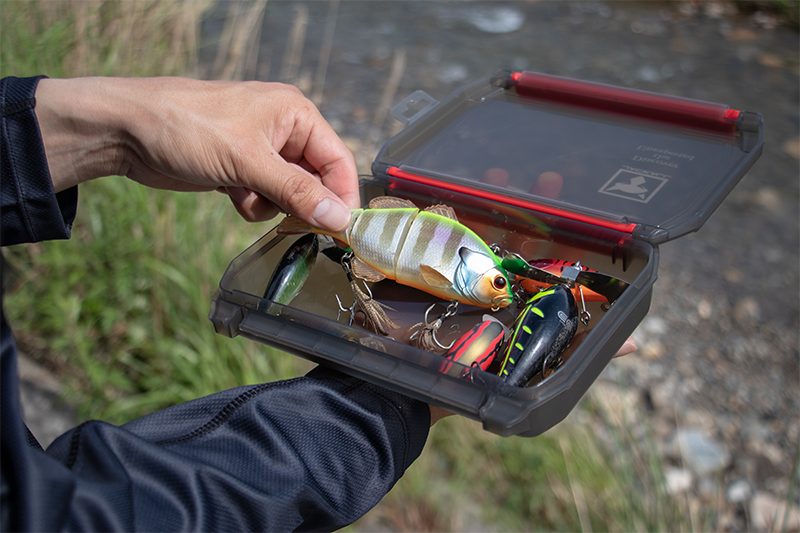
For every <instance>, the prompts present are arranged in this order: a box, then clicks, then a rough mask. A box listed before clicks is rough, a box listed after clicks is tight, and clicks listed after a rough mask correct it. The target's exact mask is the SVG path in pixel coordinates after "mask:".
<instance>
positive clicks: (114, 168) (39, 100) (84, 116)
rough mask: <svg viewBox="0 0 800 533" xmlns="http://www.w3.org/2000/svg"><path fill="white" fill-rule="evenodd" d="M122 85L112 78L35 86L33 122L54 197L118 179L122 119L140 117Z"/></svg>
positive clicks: (123, 145) (124, 134) (126, 139)
mask: <svg viewBox="0 0 800 533" xmlns="http://www.w3.org/2000/svg"><path fill="white" fill-rule="evenodd" d="M125 85H126V81H125V80H118V79H113V78H75V79H63V80H55V79H42V80H41V81H40V82H39V86H38V88H37V90H36V117H37V119H38V121H39V129H40V131H41V134H42V142H43V144H44V147H45V152H46V154H47V163H48V166H49V167H50V176H51V178H52V181H53V189H54V190H55V191H56V192H59V191H62V190H65V189H68V188H69V187H72V186H75V185H78V184H80V183H83V182H86V181H89V180H92V179H95V178H99V177H102V176H109V175H114V174H121V173H122V171H121V169H122V165H123V162H124V161H125V149H126V145H128V144H129V142H130V140H129V139H130V136H129V134H128V133H127V129H126V128H127V124H126V121H127V117H129V116H135V115H137V114H138V115H141V114H142V113H144V109H138V108H139V107H140V106H139V105H138V104H137V103H136V102H135V101H133V100H131V99H130V98H127V97H126V96H125V95H126V94H127V93H128V91H127V90H126V89H125Z"/></svg>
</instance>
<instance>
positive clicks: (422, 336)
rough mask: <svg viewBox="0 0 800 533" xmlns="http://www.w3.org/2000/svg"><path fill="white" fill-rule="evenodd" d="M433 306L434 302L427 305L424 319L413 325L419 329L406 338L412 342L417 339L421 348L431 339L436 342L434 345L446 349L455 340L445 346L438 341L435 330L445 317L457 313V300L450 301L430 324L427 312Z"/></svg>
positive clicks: (439, 326)
mask: <svg viewBox="0 0 800 533" xmlns="http://www.w3.org/2000/svg"><path fill="white" fill-rule="evenodd" d="M435 306H436V304H435V303H433V304H431V305H429V306H428V308H427V309H426V310H425V318H424V321H423V322H420V323H418V324H415V325H414V326H413V327H415V328H419V329H417V330H416V331H415V332H414V333H413V334H411V336H410V337H409V338H408V340H409V342H413V341H416V340H417V339H419V343H420V345H422V347H423V348H426V347H428V346H429V341H430V340H432V341H433V343H434V344H436V346H438V347H439V348H441V349H442V350H444V351H447V350H449V349H450V348H452V347H453V345H454V344H455V341H453V342H451V343H450V345H449V346H445V345H443V344H442V343H441V342H439V339H438V338H436V332H437V331H438V330H439V328H441V327H442V324H443V323H444V321H445V320H446V319H448V318H450V317H451V316H454V315H455V314H456V313H457V311H458V302H457V301H452V302H450V304H449V305H448V306H447V309H446V310H445V312H444V313H443V314H442V315H439V318H437V319H436V321H435V322H434V323H433V324H431V323H430V322H428V314H429V313H430V312H431V310H432V309H433V308H434V307H435Z"/></svg>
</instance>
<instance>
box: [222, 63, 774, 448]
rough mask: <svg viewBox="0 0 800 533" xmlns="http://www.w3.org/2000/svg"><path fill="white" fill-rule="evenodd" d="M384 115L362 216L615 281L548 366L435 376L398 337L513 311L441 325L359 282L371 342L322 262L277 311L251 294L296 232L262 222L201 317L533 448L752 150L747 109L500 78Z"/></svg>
mask: <svg viewBox="0 0 800 533" xmlns="http://www.w3.org/2000/svg"><path fill="white" fill-rule="evenodd" d="M392 115H393V116H394V117H395V118H397V119H399V120H401V121H402V122H404V123H405V124H406V127H405V128H404V129H403V130H402V131H401V132H400V133H399V134H397V135H395V136H394V137H393V138H392V139H390V140H389V141H388V142H387V143H386V144H385V145H384V146H383V148H382V149H381V150H380V152H379V154H378V155H377V157H376V159H375V161H374V162H373V164H372V175H371V176H362V177H361V178H360V188H361V199H362V205H363V206H364V207H366V206H367V204H368V203H369V201H370V200H371V199H372V198H375V197H377V196H397V197H401V198H404V199H407V200H410V201H412V202H413V203H414V204H416V205H417V206H418V207H420V208H421V209H423V208H425V207H426V206H431V205H435V204H445V205H448V206H450V207H452V208H453V209H454V210H455V213H456V214H457V217H458V220H459V222H461V223H462V224H464V225H466V226H467V227H469V228H470V229H472V230H473V231H474V232H475V233H476V234H477V235H478V236H480V238H481V239H483V240H484V241H485V242H486V243H490V244H491V245H493V246H494V247H495V250H497V252H498V255H499V256H500V257H502V254H504V253H506V252H513V253H515V254H518V255H519V256H521V257H523V258H525V259H528V260H533V259H539V258H549V259H559V260H564V261H569V262H573V263H577V262H580V265H581V267H588V268H591V269H593V270H595V271H598V272H600V273H603V274H606V275H608V276H612V277H615V278H618V279H620V280H624V281H625V282H627V283H628V284H629V285H628V287H627V288H626V289H625V290H624V292H623V293H622V294H621V296H619V297H618V298H617V299H616V300H615V301H614V302H613V303H612V304H610V305H609V303H608V302H597V301H594V302H585V301H584V302H579V303H578V305H580V306H581V311H583V310H584V309H585V311H586V312H588V313H589V315H591V318H590V319H589V321H588V325H583V324H580V325H579V328H578V332H577V333H576V334H575V337H574V338H573V341H572V343H571V344H570V346H569V348H568V349H567V350H566V351H565V352H564V354H562V358H561V362H560V366H559V367H558V368H557V369H556V370H555V371H553V372H552V373H551V374H550V375H548V376H547V377H546V378H543V377H542V376H539V378H538V380H536V379H535V380H533V381H532V382H531V383H529V384H528V386H524V387H516V386H509V385H508V384H507V383H506V382H505V381H504V380H503V379H501V378H500V377H498V375H497V367H496V364H495V365H494V367H493V368H490V369H488V370H487V371H482V370H480V369H475V368H468V367H465V366H463V365H459V364H458V363H455V364H453V365H449V366H448V365H443V361H444V359H443V356H442V355H441V354H440V353H434V352H432V351H426V350H422V349H420V348H418V347H417V346H415V345H414V343H411V342H410V341H409V337H411V336H412V331H415V328H417V329H418V328H419V326H420V324H423V323H427V324H432V325H433V324H435V321H436V319H437V318H438V317H442V316H445V317H446V318H444V319H443V320H442V322H441V324H439V326H440V327H439V328H438V329H437V330H435V332H436V335H437V336H436V340H437V342H439V343H440V344H441V345H442V346H447V345H449V344H450V343H451V342H453V341H454V340H455V339H456V338H458V337H459V336H460V335H461V334H463V333H464V332H466V331H467V330H469V329H470V328H471V327H472V326H473V325H475V324H476V323H479V322H480V321H481V320H483V318H484V315H492V316H494V317H495V318H497V319H498V320H500V321H501V322H503V323H504V324H506V325H507V326H508V327H513V323H514V320H515V317H516V315H517V314H518V313H519V312H520V310H521V308H520V307H519V305H518V303H517V302H516V301H515V302H514V303H512V304H511V305H509V306H507V307H505V308H503V309H500V310H499V311H497V312H492V311H491V310H489V309H483V308H479V307H473V306H469V305H464V304H461V305H459V307H458V309H457V313H456V314H455V316H446V315H445V312H446V309H447V306H448V302H442V301H440V300H439V299H437V298H436V297H434V296H431V295H430V294H427V293H425V292H422V291H419V290H416V289H413V288H411V287H408V286H405V285H399V284H398V283H396V282H394V281H391V280H384V281H380V282H377V283H368V284H367V283H361V284H359V287H361V288H362V290H363V292H364V293H365V294H369V293H371V296H372V298H373V299H374V300H375V301H378V302H381V303H382V304H384V305H386V306H388V309H385V311H386V313H387V316H388V317H389V318H390V319H391V320H392V321H393V322H395V324H396V325H397V326H398V328H396V329H392V330H391V331H389V335H388V336H384V335H380V334H378V333H375V332H374V331H373V330H372V329H371V328H370V327H369V325H368V323H367V321H366V320H365V317H364V315H363V313H362V312H359V311H358V309H357V308H356V309H355V310H356V312H355V313H352V312H351V311H352V310H353V309H351V304H352V303H353V302H354V293H353V289H352V288H351V286H350V283H349V281H348V277H347V275H346V273H345V272H344V270H343V268H342V265H341V264H340V263H339V261H338V260H337V259H336V256H335V255H334V254H330V255H326V254H325V253H322V252H320V253H319V254H318V256H317V258H316V261H315V262H314V264H313V268H312V270H311V274H310V276H309V277H308V279H307V280H306V281H305V284H304V285H303V287H302V289H301V290H300V292H299V293H298V294H297V296H296V297H294V299H293V300H292V301H291V303H289V304H288V305H284V304H280V303H277V302H275V301H272V300H270V299H267V298H265V297H264V295H265V291H266V289H267V284H268V282H269V280H270V278H271V276H272V273H273V271H274V270H275V269H276V267H277V265H278V263H279V262H280V261H281V259H282V257H283V256H284V254H285V253H286V252H287V250H288V249H289V247H290V246H292V244H293V243H295V242H296V241H297V239H298V237H297V236H283V235H278V234H277V233H276V231H275V229H274V228H273V229H272V230H271V231H270V232H268V233H267V234H266V235H264V236H263V237H262V238H261V239H260V240H258V241H257V242H255V243H254V244H253V245H252V246H250V247H249V248H248V249H247V250H245V251H244V252H243V253H242V254H241V255H239V256H238V257H237V258H235V259H234V260H233V262H232V263H231V264H230V266H229V267H228V269H227V271H226V272H225V274H224V276H223V277H222V280H221V281H220V285H219V289H218V291H217V292H216V294H215V296H214V298H213V303H212V307H211V312H210V315H209V318H210V319H211V321H212V322H213V324H214V327H215V329H216V331H217V332H218V333H220V334H223V335H228V336H231V337H234V336H237V335H241V336H244V337H246V338H249V339H252V340H255V341H257V342H260V343H263V344H266V345H270V346H273V347H276V348H279V349H280V350H282V351H285V352H289V353H291V354H295V355H297V356H300V357H304V358H307V359H309V360H311V361H314V362H317V363H320V364H324V365H329V366H332V367H335V368H337V369H339V370H341V371H342V372H345V373H348V374H351V375H354V376H357V377H360V378H363V379H365V380H368V381H371V382H373V383H377V384H380V385H382V386H385V387H387V388H390V389H394V390H397V391H400V392H402V393H405V394H407V395H409V396H412V397H414V398H418V399H420V400H423V401H425V402H428V403H430V404H433V405H437V406H440V407H443V408H445V409H447V410H450V411H452V412H455V413H458V414H461V415H463V416H466V417H469V418H472V419H475V420H479V421H480V422H481V423H482V424H483V427H484V429H486V430H488V431H491V432H493V433H497V434H499V435H503V436H510V435H519V436H525V437H532V436H535V435H538V434H541V433H542V432H544V431H546V430H547V429H549V428H550V427H552V426H553V425H555V424H557V423H558V422H560V421H561V420H562V419H564V418H565V417H566V416H567V414H569V412H570V411H571V410H572V409H573V407H574V406H575V405H576V404H577V403H578V401H579V400H580V398H581V397H582V396H583V394H584V393H585V392H586V391H587V389H588V388H589V387H590V386H591V384H592V383H593V382H594V381H595V379H597V377H598V376H599V374H600V373H601V372H602V371H603V369H604V368H605V367H606V365H607V364H608V363H609V361H610V360H611V358H612V357H613V355H614V354H615V353H616V352H617V350H618V349H619V348H620V346H621V345H622V344H623V342H624V341H625V340H626V339H627V337H628V336H629V335H630V334H631V333H632V332H633V331H634V329H635V328H636V327H637V325H638V324H639V323H640V322H641V321H642V319H643V318H644V317H645V315H646V314H647V312H648V309H649V306H650V301H651V296H652V291H653V284H654V283H655V281H656V277H657V269H658V246H659V245H660V244H661V243H664V242H666V241H668V240H671V239H675V238H677V237H680V236H682V235H685V234H687V233H689V232H693V231H696V230H698V229H699V228H700V226H701V225H702V224H703V223H704V222H705V220H706V219H707V218H708V217H709V216H710V215H711V213H712V212H713V211H714V209H716V207H717V206H718V205H719V204H720V203H721V202H722V201H723V199H724V198H725V197H726V196H727V195H728V193H730V191H731V190H732V189H733V187H734V186H735V185H736V183H737V182H738V181H739V180H740V179H741V178H742V177H743V175H744V174H745V172H746V171H747V170H748V169H749V168H750V167H751V166H752V165H753V163H754V162H755V161H756V159H757V158H758V157H759V155H760V154H761V151H762V147H763V139H764V137H763V121H762V117H761V115H760V114H757V113H751V112H746V111H737V110H733V109H730V108H729V107H728V106H726V105H720V104H714V103H708V102H701V101H696V100H689V99H684V98H678V97H673V96H667V95H661V94H655V93H650V92H644V91H638V90H632V89H627V88H620V87H614V86H610V85H604V84H598V83H589V82H584V81H579V80H573V79H568V78H563V77H556V76H550V75H545V74H539V73H533V72H510V71H499V72H497V73H495V74H494V75H492V76H490V77H486V78H484V79H481V80H478V81H476V82H474V83H471V84H469V85H467V86H464V87H462V88H460V89H458V90H457V91H456V92H454V93H453V94H451V95H450V96H448V97H447V98H446V99H445V100H443V101H441V102H437V101H436V100H434V99H433V98H431V97H430V96H428V95H427V94H425V93H424V92H421V91H417V92H415V93H413V94H412V95H411V96H409V97H408V98H406V99H405V100H404V101H403V102H401V103H400V104H399V105H397V106H396V107H395V108H394V109H393V110H392ZM323 246H325V244H323ZM327 246H329V247H330V246H331V245H330V243H328V244H327ZM331 249H335V247H334V248H329V250H331ZM513 278H514V276H513V275H511V276H510V279H513ZM357 283H360V282H357ZM515 289H516V285H515ZM426 313H427V314H426ZM278 356H279V355H278ZM498 357H502V354H500V355H499V356H498Z"/></svg>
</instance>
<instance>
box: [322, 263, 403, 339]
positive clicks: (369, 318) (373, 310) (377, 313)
mask: <svg viewBox="0 0 800 533" xmlns="http://www.w3.org/2000/svg"><path fill="white" fill-rule="evenodd" d="M352 258H353V252H348V253H346V254H344V255H343V256H342V259H341V260H340V263H341V265H342V269H343V270H344V272H345V274H346V275H347V280H348V281H349V282H350V288H351V289H353V296H354V297H355V301H354V302H353V305H352V307H351V308H350V309H349V311H350V325H352V324H353V315H354V314H355V308H356V305H358V306H359V307H361V310H362V311H364V320H365V322H364V324H365V325H366V323H369V324H370V325H371V326H372V327H373V328H374V329H375V331H376V332H377V333H379V334H380V335H384V336H387V335H389V332H388V329H389V328H391V329H397V328H398V327H399V326H398V325H397V324H395V323H394V322H392V320H391V319H390V318H389V317H388V316H387V315H386V311H385V309H390V310H392V311H393V309H392V308H391V307H389V306H388V305H385V304H383V303H381V302H379V301H377V300H375V299H374V298H373V297H372V290H371V289H370V288H369V285H367V282H366V281H364V280H361V283H362V284H363V285H364V289H366V292H365V291H364V290H362V289H361V287H359V286H358V281H357V280H358V279H360V278H357V277H355V276H353V274H352V270H353V269H352V265H351V264H350V261H351V260H352ZM336 299H337V300H339V297H338V296H337V297H336ZM339 309H340V311H339V312H340V313H341V311H343V310H346V309H343V308H342V305H341V302H340V303H339Z"/></svg>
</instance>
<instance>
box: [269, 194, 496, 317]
mask: <svg viewBox="0 0 800 533" xmlns="http://www.w3.org/2000/svg"><path fill="white" fill-rule="evenodd" d="M382 199H385V200H382ZM385 206H391V207H385ZM277 231H278V233H279V234H284V235H285V234H294V233H307V232H314V233H322V234H325V235H330V236H331V237H334V238H335V239H339V240H340V241H343V242H345V243H347V245H348V246H349V247H350V249H351V250H352V251H353V254H354V255H355V256H356V259H357V260H358V261H354V262H353V273H354V274H355V275H356V276H357V277H360V278H362V279H365V280H367V281H380V280H382V279H384V278H389V279H393V280H395V281H397V282H398V283H401V284H403V285H408V286H411V287H414V288H417V289H420V290H422V291H425V292H427V293H430V294H433V295H435V296H438V297H440V298H442V299H444V300H448V301H452V300H456V301H458V302H462V303H466V304H470V305H476V306H479V307H490V308H493V309H499V308H501V307H505V306H507V305H508V304H509V303H511V299H512V295H511V288H510V284H509V282H508V276H507V274H506V272H505V270H504V269H503V267H502V266H501V265H500V260H499V259H498V258H497V256H495V254H494V253H493V252H492V251H491V250H490V249H489V247H488V246H487V245H486V243H484V242H483V241H482V240H481V238H480V237H478V236H477V235H476V234H475V233H474V232H473V231H472V230H470V229H469V228H467V227H466V226H464V225H463V224H460V223H459V222H458V221H457V220H455V215H454V214H453V212H452V210H451V209H449V208H446V207H445V206H433V207H431V208H428V209H426V210H425V211H420V210H419V209H417V208H416V207H415V206H414V204H412V203H411V202H408V201H406V200H402V199H399V198H390V197H379V198H376V199H375V200H373V201H372V202H370V208H369V209H356V210H354V211H352V212H351V219H350V225H349V226H348V227H347V228H346V229H345V230H344V231H342V232H339V233H329V232H324V231H323V230H320V229H318V228H313V227H310V226H309V225H308V224H306V223H304V222H302V221H300V220H298V219H296V218H293V217H287V218H285V219H284V221H283V222H281V224H280V225H279V226H278V229H277Z"/></svg>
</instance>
